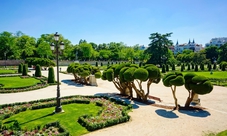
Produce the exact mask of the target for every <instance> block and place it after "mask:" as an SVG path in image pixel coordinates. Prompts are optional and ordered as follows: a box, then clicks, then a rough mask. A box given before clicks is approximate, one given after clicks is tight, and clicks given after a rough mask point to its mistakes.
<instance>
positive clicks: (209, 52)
mask: <svg viewBox="0 0 227 136" xmlns="http://www.w3.org/2000/svg"><path fill="white" fill-rule="evenodd" d="M205 53H206V58H207V59H209V60H211V62H212V63H214V61H215V60H216V59H217V58H218V47H217V46H209V47H206V48H205Z"/></svg>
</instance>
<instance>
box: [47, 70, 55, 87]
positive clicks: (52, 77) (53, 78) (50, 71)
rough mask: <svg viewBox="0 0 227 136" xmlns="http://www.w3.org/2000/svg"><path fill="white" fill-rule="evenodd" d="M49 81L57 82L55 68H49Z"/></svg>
mask: <svg viewBox="0 0 227 136" xmlns="http://www.w3.org/2000/svg"><path fill="white" fill-rule="evenodd" d="M47 82H48V83H55V77H54V68H53V67H49V69H48V81H47Z"/></svg>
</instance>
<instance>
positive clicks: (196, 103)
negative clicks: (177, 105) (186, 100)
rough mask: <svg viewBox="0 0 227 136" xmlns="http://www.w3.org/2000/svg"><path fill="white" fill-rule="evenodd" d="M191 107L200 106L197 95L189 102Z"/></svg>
mask: <svg viewBox="0 0 227 136" xmlns="http://www.w3.org/2000/svg"><path fill="white" fill-rule="evenodd" d="M191 103H192V104H193V105H198V104H200V99H199V95H198V94H195V95H194V97H193V99H192V102H191Z"/></svg>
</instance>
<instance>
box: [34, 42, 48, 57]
mask: <svg viewBox="0 0 227 136" xmlns="http://www.w3.org/2000/svg"><path fill="white" fill-rule="evenodd" d="M36 52H37V54H38V55H39V56H40V57H41V58H48V56H51V55H52V51H51V49H50V44H49V43H47V42H41V43H40V44H39V45H38V47H37V48H36Z"/></svg>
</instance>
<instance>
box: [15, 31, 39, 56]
mask: <svg viewBox="0 0 227 136" xmlns="http://www.w3.org/2000/svg"><path fill="white" fill-rule="evenodd" d="M35 45H36V41H35V38H33V37H30V36H28V35H22V36H21V37H18V38H17V40H16V48H17V50H16V52H17V53H19V55H20V58H23V59H26V57H28V56H32V55H33V54H34V50H35Z"/></svg>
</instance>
